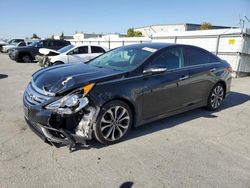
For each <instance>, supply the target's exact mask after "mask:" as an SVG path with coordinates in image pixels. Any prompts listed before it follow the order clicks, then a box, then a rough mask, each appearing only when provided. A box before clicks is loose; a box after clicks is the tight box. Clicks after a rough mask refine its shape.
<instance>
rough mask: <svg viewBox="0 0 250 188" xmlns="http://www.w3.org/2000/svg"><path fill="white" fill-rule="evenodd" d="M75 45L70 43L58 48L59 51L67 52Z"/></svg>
mask: <svg viewBox="0 0 250 188" xmlns="http://www.w3.org/2000/svg"><path fill="white" fill-rule="evenodd" d="M73 47H74V46H73V45H68V46H65V47H63V48H60V49H59V50H57V51H58V52H60V53H64V52H67V51H69V50H70V49H71V48H73Z"/></svg>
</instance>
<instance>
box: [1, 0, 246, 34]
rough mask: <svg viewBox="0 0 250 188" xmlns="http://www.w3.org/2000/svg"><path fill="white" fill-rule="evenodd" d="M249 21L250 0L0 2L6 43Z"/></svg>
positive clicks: (20, 0)
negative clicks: (161, 26)
mask: <svg viewBox="0 0 250 188" xmlns="http://www.w3.org/2000/svg"><path fill="white" fill-rule="evenodd" d="M244 16H247V17H248V18H249V19H250V0H122V1H121V0H88V1H87V0H70V1H69V0H68V1H66V0H40V1H39V0H10V1H8V0H0V18H1V19H0V38H7V39H8V38H20V37H22V38H24V37H31V36H32V34H33V33H36V34H37V35H38V36H40V37H50V36H51V35H60V34H61V33H62V32H64V35H72V34H74V33H75V32H76V31H77V32H88V33H126V31H127V29H128V28H131V27H140V26H146V25H154V24H174V23H198V24H199V23H202V22H204V21H206V22H210V23H211V24H212V25H226V26H232V27H233V26H239V25H238V24H239V18H240V17H242V18H243V17H244ZM245 26H246V27H248V28H250V23H249V22H248V21H246V22H245Z"/></svg>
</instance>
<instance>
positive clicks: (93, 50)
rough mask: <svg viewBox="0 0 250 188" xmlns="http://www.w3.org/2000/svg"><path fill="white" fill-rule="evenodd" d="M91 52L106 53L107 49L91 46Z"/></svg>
mask: <svg viewBox="0 0 250 188" xmlns="http://www.w3.org/2000/svg"><path fill="white" fill-rule="evenodd" d="M91 53H105V50H104V49H103V48H101V47H99V46H91Z"/></svg>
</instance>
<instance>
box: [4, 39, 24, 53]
mask: <svg viewBox="0 0 250 188" xmlns="http://www.w3.org/2000/svg"><path fill="white" fill-rule="evenodd" d="M20 42H24V39H11V40H9V41H8V42H7V43H1V44H0V51H1V52H3V51H2V49H3V47H4V46H6V45H12V46H14V47H15V46H16V45H17V44H18V43H20Z"/></svg>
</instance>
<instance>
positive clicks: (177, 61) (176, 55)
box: [150, 48, 183, 70]
mask: <svg viewBox="0 0 250 188" xmlns="http://www.w3.org/2000/svg"><path fill="white" fill-rule="evenodd" d="M150 65H151V66H157V65H160V66H165V67H166V68H167V69H169V70H171V69H177V68H181V67H182V65H183V55H182V48H173V49H170V50H166V51H165V52H164V53H162V54H161V55H160V56H159V57H157V58H156V59H155V60H154V61H153V62H152V63H151V64H150Z"/></svg>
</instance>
